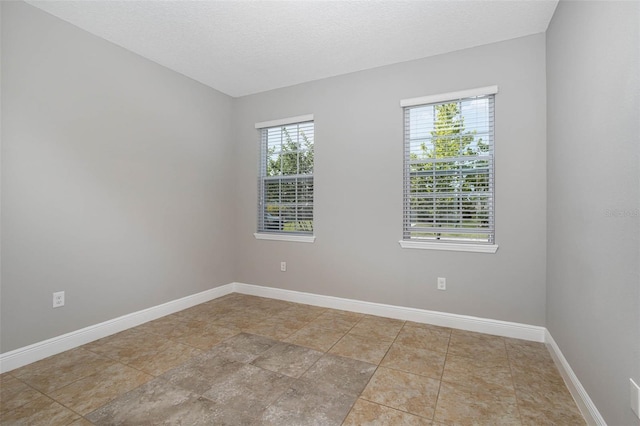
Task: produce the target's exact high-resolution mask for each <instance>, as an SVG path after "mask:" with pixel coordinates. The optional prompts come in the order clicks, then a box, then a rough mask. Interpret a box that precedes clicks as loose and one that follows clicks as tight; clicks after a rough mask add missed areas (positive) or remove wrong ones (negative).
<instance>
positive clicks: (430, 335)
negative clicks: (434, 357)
mask: <svg viewBox="0 0 640 426" xmlns="http://www.w3.org/2000/svg"><path fill="white" fill-rule="evenodd" d="M450 336H451V329H448V328H444V327H437V326H435V325H429V324H419V323H415V322H409V321H407V322H406V323H405V324H404V326H403V327H402V330H400V333H398V337H396V340H395V343H398V344H400V345H402V346H408V347H413V348H418V349H427V350H430V351H435V352H447V349H448V347H449V338H450Z"/></svg>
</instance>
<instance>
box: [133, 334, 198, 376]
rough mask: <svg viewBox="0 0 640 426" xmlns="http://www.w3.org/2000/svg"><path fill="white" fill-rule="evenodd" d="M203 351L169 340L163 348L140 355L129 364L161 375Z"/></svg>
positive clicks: (154, 374)
mask: <svg viewBox="0 0 640 426" xmlns="http://www.w3.org/2000/svg"><path fill="white" fill-rule="evenodd" d="M202 353H203V352H202V351H201V350H200V349H196V348H194V347H191V346H187V345H183V344H181V343H178V342H169V343H168V344H167V345H166V346H163V347H162V349H161V350H159V351H157V352H153V353H150V354H145V355H144V356H139V357H137V358H136V359H134V360H132V361H130V362H129V363H128V364H127V365H129V366H131V367H134V368H137V369H138V370H142V371H144V372H145V373H148V374H151V375H153V376H159V375H161V374H163V373H165V372H167V371H169V370H171V369H172V368H175V367H177V366H179V365H181V364H184V363H185V362H187V361H189V360H190V359H192V358H195V357H197V356H199V355H202Z"/></svg>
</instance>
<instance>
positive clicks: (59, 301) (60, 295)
mask: <svg viewBox="0 0 640 426" xmlns="http://www.w3.org/2000/svg"><path fill="white" fill-rule="evenodd" d="M61 306H64V291H57V292H55V293H53V307H54V308H59V307H61Z"/></svg>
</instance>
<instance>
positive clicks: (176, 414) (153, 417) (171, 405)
mask: <svg viewBox="0 0 640 426" xmlns="http://www.w3.org/2000/svg"><path fill="white" fill-rule="evenodd" d="M218 410H219V408H218V407H217V406H216V404H215V403H214V402H212V401H210V400H208V399H206V398H202V397H199V396H198V395H196V394H194V393H192V392H189V391H187V390H185V389H183V388H181V387H178V386H174V385H171V384H170V383H167V382H165V381H163V380H161V379H155V380H153V381H151V382H149V383H146V384H145V385H142V386H140V387H139V388H137V389H135V390H133V391H131V392H128V393H126V394H124V395H122V396H120V397H119V398H117V399H115V400H113V401H111V402H110V403H109V404H107V405H105V406H104V407H102V408H100V409H98V410H96V411H94V412H92V413H90V414H89V415H87V416H86V417H87V419H88V420H90V421H91V422H92V423H94V424H96V425H105V426H107V425H122V426H124V425H131V426H135V425H155V424H184V425H205V424H216V423H215V421H214V420H215V417H216V414H217V413H218Z"/></svg>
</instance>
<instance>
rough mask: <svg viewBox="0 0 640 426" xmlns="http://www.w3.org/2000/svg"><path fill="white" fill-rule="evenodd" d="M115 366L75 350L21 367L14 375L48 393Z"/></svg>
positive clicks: (83, 351) (104, 358) (85, 351)
mask: <svg viewBox="0 0 640 426" xmlns="http://www.w3.org/2000/svg"><path fill="white" fill-rule="evenodd" d="M115 364H117V363H116V361H114V360H112V359H109V358H106V357H103V356H100V355H97V354H95V353H93V352H90V351H87V350H84V349H82V348H77V349H72V350H70V351H67V352H63V353H61V354H59V355H54V356H52V357H50V358H47V359H44V360H42V361H39V362H37V363H35V364H31V365H28V366H26V367H22V368H21V369H18V370H16V374H15V375H16V376H17V377H18V378H19V379H20V380H22V381H23V382H25V383H27V384H28V385H30V386H32V387H34V388H35V389H37V390H39V391H41V392H44V393H49V392H52V391H54V390H56V389H60V388H62V387H64V386H66V385H68V384H69V383H72V382H75V381H76V380H79V379H82V378H84V377H88V376H90V375H92V374H94V373H95V372H96V371H101V370H104V369H105V368H108V367H109V366H112V365H115Z"/></svg>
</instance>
